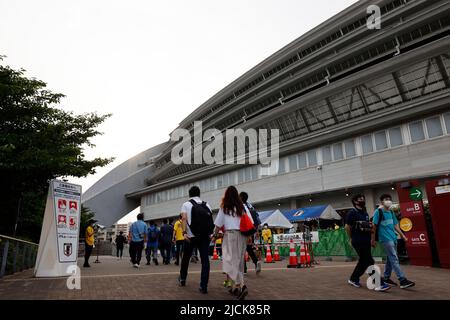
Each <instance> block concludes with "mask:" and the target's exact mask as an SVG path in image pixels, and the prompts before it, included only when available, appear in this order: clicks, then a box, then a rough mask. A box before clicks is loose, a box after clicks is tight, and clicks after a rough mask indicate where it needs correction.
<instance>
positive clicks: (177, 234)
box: [173, 214, 184, 266]
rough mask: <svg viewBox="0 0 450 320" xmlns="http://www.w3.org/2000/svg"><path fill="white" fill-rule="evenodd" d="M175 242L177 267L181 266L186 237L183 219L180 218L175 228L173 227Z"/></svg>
mask: <svg viewBox="0 0 450 320" xmlns="http://www.w3.org/2000/svg"><path fill="white" fill-rule="evenodd" d="M173 242H174V243H175V247H176V249H175V265H177V266H178V265H179V264H180V256H181V254H182V253H183V246H184V235H183V217H182V216H181V214H180V216H179V217H178V220H177V222H175V226H174V227H173Z"/></svg>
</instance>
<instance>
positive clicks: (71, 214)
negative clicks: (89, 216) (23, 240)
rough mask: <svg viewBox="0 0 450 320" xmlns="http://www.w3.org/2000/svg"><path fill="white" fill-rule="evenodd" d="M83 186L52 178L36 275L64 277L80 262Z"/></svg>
mask: <svg viewBox="0 0 450 320" xmlns="http://www.w3.org/2000/svg"><path fill="white" fill-rule="evenodd" d="M80 206H81V186H79V185H75V184H71V183H67V182H63V181H59V180H52V181H51V182H50V187H49V191H48V196H47V203H46V205H45V213H44V222H43V224H42V231H41V238H40V240H39V249H38V254H37V259H36V265H35V269H34V276H35V277H63V276H68V275H70V274H71V272H69V271H67V270H68V267H69V266H71V265H75V266H76V264H77V257H78V235H79V228H80Z"/></svg>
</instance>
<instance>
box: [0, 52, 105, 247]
mask: <svg viewBox="0 0 450 320" xmlns="http://www.w3.org/2000/svg"><path fill="white" fill-rule="evenodd" d="M2 60H3V59H2V57H1V56H0V179H1V183H0V197H1V198H0V214H1V216H0V219H1V223H0V233H6V234H16V231H17V235H20V234H22V235H26V236H27V237H29V238H32V239H34V240H35V241H37V240H38V239H39V233H40V229H41V224H42V218H43V212H44V207H45V198H46V194H47V190H48V183H49V181H50V180H51V179H54V178H64V177H68V176H73V177H84V176H87V175H88V174H93V173H95V169H96V168H97V167H102V166H105V165H107V164H108V163H110V162H111V161H112V160H113V158H95V159H93V160H87V159H85V154H84V148H86V147H91V148H92V147H95V145H94V144H92V142H91V138H92V137H95V136H97V135H100V134H101V133H100V132H99V131H97V127H98V126H99V125H100V124H101V123H103V122H104V121H105V120H106V119H107V118H108V117H110V116H111V115H110V114H106V115H97V114H96V113H86V114H81V115H76V114H74V113H73V112H67V111H64V110H61V109H58V108H57V105H58V104H59V102H60V100H61V99H62V98H63V97H64V95H63V94H60V93H53V92H51V91H50V90H47V89H46V83H45V82H43V81H40V80H36V79H34V78H27V77H26V76H25V75H24V73H25V70H23V69H20V70H14V69H12V68H10V67H9V66H4V65H2ZM17 222H19V223H18V224H17ZM16 229H17V230H16Z"/></svg>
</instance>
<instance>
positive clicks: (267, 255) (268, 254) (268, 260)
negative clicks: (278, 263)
mask: <svg viewBox="0 0 450 320" xmlns="http://www.w3.org/2000/svg"><path fill="white" fill-rule="evenodd" d="M274 262H275V261H273V260H272V252H270V245H267V249H266V261H264V263H274Z"/></svg>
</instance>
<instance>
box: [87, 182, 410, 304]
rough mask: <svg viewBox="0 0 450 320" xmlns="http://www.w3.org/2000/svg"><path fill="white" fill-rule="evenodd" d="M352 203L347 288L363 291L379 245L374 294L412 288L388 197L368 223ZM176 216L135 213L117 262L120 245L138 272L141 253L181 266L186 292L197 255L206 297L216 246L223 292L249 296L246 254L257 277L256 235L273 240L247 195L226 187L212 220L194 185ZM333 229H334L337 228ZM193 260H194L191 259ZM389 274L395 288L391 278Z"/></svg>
mask: <svg viewBox="0 0 450 320" xmlns="http://www.w3.org/2000/svg"><path fill="white" fill-rule="evenodd" d="M352 204H353V208H352V209H351V210H350V211H349V212H348V213H347V215H346V219H345V229H346V231H347V234H348V237H349V241H350V244H351V246H352V247H353V248H354V249H355V251H356V253H357V254H358V257H359V260H358V263H357V265H356V266H355V269H354V271H353V273H352V274H351V276H350V278H349V280H348V283H349V284H350V285H351V286H353V287H356V288H360V287H361V284H360V278H361V276H362V275H363V274H364V273H365V272H366V271H367V270H368V268H369V267H370V266H373V265H374V264H375V261H374V259H373V257H372V252H371V251H372V247H375V245H376V243H377V242H378V243H380V244H381V246H382V248H383V249H384V251H385V253H386V256H387V261H386V265H385V268H384V274H383V275H382V276H381V275H380V284H379V285H378V286H377V287H376V288H375V290H376V291H380V292H383V291H387V290H389V289H390V288H391V287H392V286H400V288H402V289H406V288H410V287H412V286H414V285H415V283H414V282H412V281H410V280H408V279H407V278H406V275H405V274H404V272H403V271H402V269H401V267H400V263H399V258H398V254H397V248H396V247H397V238H398V237H401V238H402V239H403V240H404V241H407V237H406V236H405V234H404V233H403V232H402V230H401V229H400V228H399V222H398V219H397V217H396V215H395V213H394V212H393V211H392V210H391V208H392V197H391V196H390V195H388V194H384V195H382V196H381V198H380V205H379V207H378V208H377V209H376V210H375V212H374V214H373V217H372V218H369V214H368V212H367V209H366V202H365V197H364V195H362V194H357V195H355V196H353V198H352ZM180 212H181V213H180V215H179V217H178V219H177V221H176V222H175V224H173V220H172V219H163V221H162V226H161V227H158V226H157V225H156V224H155V222H154V221H150V225H149V226H147V224H146V223H145V222H144V215H143V214H142V213H140V214H138V215H137V221H136V222H134V223H133V224H132V225H131V227H130V230H129V235H128V239H127V238H126V237H125V236H124V235H123V232H120V234H119V235H118V236H117V237H116V240H115V242H116V247H117V257H118V258H119V259H121V258H122V254H123V247H124V244H125V243H127V242H129V253H130V261H131V263H132V265H133V267H134V268H139V266H140V262H141V258H142V251H143V250H144V248H145V256H146V260H147V265H150V264H151V261H153V263H154V264H155V265H158V250H159V251H160V253H161V256H162V262H163V264H165V265H168V264H170V263H171V260H172V259H173V260H174V264H175V265H177V266H178V265H180V274H179V277H178V283H179V285H180V286H181V287H184V286H185V285H186V281H187V278H188V270H189V263H190V262H191V261H197V260H198V255H199V256H200V261H201V274H200V285H199V291H200V292H201V293H204V294H206V293H208V282H209V274H210V259H209V256H210V246H211V245H215V247H216V250H217V251H216V252H217V253H218V255H219V256H220V260H221V262H222V270H223V273H224V274H225V276H226V279H225V280H224V282H223V285H224V287H225V288H227V289H228V291H229V292H230V294H232V295H234V296H235V297H236V298H237V299H239V300H241V299H244V298H245V297H246V296H247V295H248V288H247V285H246V284H245V278H244V274H245V273H247V265H246V261H245V254H246V253H247V254H248V257H249V258H250V259H251V261H252V262H253V264H254V265H255V270H256V273H257V274H258V273H260V272H261V261H260V259H259V258H258V256H257V254H256V253H255V249H258V248H257V246H256V241H255V235H258V236H259V238H260V239H259V240H258V242H259V243H260V244H263V245H265V244H272V241H273V240H272V237H273V235H272V231H271V229H270V228H269V227H268V225H267V224H265V225H264V226H262V232H261V233H260V234H258V233H257V230H259V229H261V228H260V225H261V221H260V219H259V215H258V212H257V211H256V210H255V208H254V207H253V206H252V205H251V203H249V202H248V194H247V193H246V192H241V193H240V194H239V193H238V190H237V189H236V188H235V187H234V186H229V187H228V188H227V189H226V190H225V194H224V196H223V198H222V200H221V203H220V205H219V211H218V214H217V216H216V217H215V219H213V215H212V209H211V206H210V205H209V204H208V203H207V202H205V201H203V200H202V199H201V198H200V188H199V187H197V186H193V187H191V188H190V189H189V200H188V201H186V202H185V203H183V205H182V206H181V210H180ZM94 222H95V220H90V221H89V226H88V227H87V229H86V240H85V241H86V250H85V252H86V254H85V263H84V266H85V267H89V263H88V260H89V256H90V253H91V252H92V246H93V242H94V238H93V236H94V229H93V223H94ZM243 225H244V227H243ZM245 226H249V227H245ZM243 228H245V229H243ZM335 229H338V226H337V225H335ZM194 257H196V258H195V259H193V258H194ZM393 271H394V272H395V273H396V275H397V277H398V281H399V283H397V282H395V281H393V280H392V279H391V275H392V272H393Z"/></svg>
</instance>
